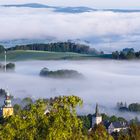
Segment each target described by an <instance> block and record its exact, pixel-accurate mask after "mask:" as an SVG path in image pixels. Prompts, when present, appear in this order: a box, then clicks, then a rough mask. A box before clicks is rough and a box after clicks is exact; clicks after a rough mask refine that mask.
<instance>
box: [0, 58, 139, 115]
mask: <svg viewBox="0 0 140 140" xmlns="http://www.w3.org/2000/svg"><path fill="white" fill-rule="evenodd" d="M15 64H16V69H15V72H14V73H0V79H1V80H0V88H4V89H7V90H9V92H10V93H11V94H12V95H14V96H15V97H20V98H23V97H26V96H31V97H32V98H50V97H55V96H59V95H72V94H73V95H77V96H79V97H81V98H82V99H83V100H84V106H83V108H82V109H80V110H79V112H80V113H84V114H87V113H94V107H95V104H96V103H99V105H100V107H101V111H102V112H105V113H109V114H115V115H117V116H119V115H120V116H127V117H129V116H131V115H132V116H133V115H134V114H132V113H131V114H129V113H120V114H119V113H118V112H117V111H116V110H115V107H116V103H117V102H119V101H123V102H127V103H128V104H129V103H135V102H140V98H139V97H140V95H139V91H140V86H139V83H140V63H139V61H115V60H92V61H91V60H86V61H70V60H62V61H24V62H16V63H15ZM44 67H47V68H48V69H49V70H60V69H70V70H71V69H72V70H77V71H78V72H80V73H82V74H83V75H84V78H81V79H54V78H43V77H40V76H39V72H40V70H41V69H42V68H44ZM132 116H131V117H132Z"/></svg>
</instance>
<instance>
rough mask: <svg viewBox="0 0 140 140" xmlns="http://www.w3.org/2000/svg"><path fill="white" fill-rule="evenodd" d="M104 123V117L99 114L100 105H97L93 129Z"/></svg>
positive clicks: (93, 118) (93, 117)
mask: <svg viewBox="0 0 140 140" xmlns="http://www.w3.org/2000/svg"><path fill="white" fill-rule="evenodd" d="M101 122H102V116H101V115H100V114H99V107H98V104H96V108H95V114H94V115H93V116H92V128H93V127H94V125H95V124H96V125H98V124H100V123H101Z"/></svg>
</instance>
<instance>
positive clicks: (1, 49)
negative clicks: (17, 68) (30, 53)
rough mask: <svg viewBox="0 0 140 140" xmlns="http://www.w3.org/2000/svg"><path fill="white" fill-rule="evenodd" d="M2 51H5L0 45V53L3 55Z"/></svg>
mask: <svg viewBox="0 0 140 140" xmlns="http://www.w3.org/2000/svg"><path fill="white" fill-rule="evenodd" d="M4 50H5V48H4V47H3V46H2V45H0V53H3V52H4Z"/></svg>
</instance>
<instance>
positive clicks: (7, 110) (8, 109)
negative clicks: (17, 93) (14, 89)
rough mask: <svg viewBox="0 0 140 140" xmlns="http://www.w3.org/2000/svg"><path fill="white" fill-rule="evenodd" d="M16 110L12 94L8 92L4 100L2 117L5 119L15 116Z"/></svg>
mask: <svg viewBox="0 0 140 140" xmlns="http://www.w3.org/2000/svg"><path fill="white" fill-rule="evenodd" d="M13 113H14V110H13V107H12V104H11V99H10V94H9V93H8V92H7V93H6V96H5V100H4V105H3V106H2V108H1V115H2V116H3V117H4V118H5V117H9V116H11V115H13Z"/></svg>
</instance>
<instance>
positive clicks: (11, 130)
mask: <svg viewBox="0 0 140 140" xmlns="http://www.w3.org/2000/svg"><path fill="white" fill-rule="evenodd" d="M78 105H82V100H81V99H80V98H79V97H76V96H63V97H58V98H55V99H53V101H52V102H51V104H48V105H47V106H49V108H50V109H51V110H50V113H49V114H47V115H45V114H44V111H45V110H46V102H44V101H43V100H41V99H40V100H37V101H36V103H34V104H30V105H28V107H27V108H25V109H23V110H21V112H20V113H19V114H18V115H16V114H15V115H13V116H11V117H8V118H5V120H4V123H3V124H1V125H0V139H2V140H13V139H17V140H18V139H19V140H34V139H37V140H44V139H46V140H62V139H63V140H74V139H75V140H76V139H81V138H82V137H83V135H82V122H81V120H80V119H79V118H78V117H77V114H76V107H77V106H78ZM16 108H18V107H17V106H16Z"/></svg>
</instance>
